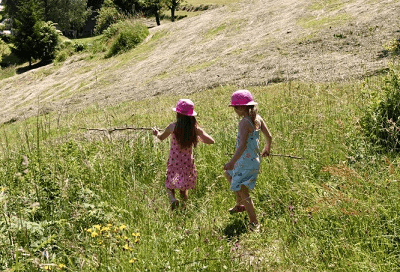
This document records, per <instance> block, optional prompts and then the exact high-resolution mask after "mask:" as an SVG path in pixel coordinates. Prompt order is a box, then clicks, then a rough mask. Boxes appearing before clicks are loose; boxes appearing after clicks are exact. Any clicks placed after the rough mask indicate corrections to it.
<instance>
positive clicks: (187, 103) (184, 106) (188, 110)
mask: <svg viewBox="0 0 400 272" xmlns="http://www.w3.org/2000/svg"><path fill="white" fill-rule="evenodd" d="M172 110H173V111H176V112H178V113H180V114H183V115H187V116H196V115H197V113H196V112H195V111H194V103H193V102H192V100H190V99H179V101H178V103H176V108H172Z"/></svg>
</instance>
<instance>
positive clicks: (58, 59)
mask: <svg viewBox="0 0 400 272" xmlns="http://www.w3.org/2000/svg"><path fill="white" fill-rule="evenodd" d="M68 56H69V55H68V53H67V51H66V50H63V51H60V52H58V54H57V55H56V57H55V59H54V61H55V62H64V61H66V60H67V58H68Z"/></svg>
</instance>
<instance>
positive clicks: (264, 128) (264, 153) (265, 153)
mask: <svg viewBox="0 0 400 272" xmlns="http://www.w3.org/2000/svg"><path fill="white" fill-rule="evenodd" d="M260 122H261V132H262V133H263V134H264V136H265V140H266V142H267V143H266V144H265V147H264V149H263V151H262V152H261V156H262V157H266V156H269V154H270V152H271V143H272V134H271V132H270V131H269V129H268V127H267V125H266V124H265V122H264V120H263V119H262V118H261V117H260Z"/></svg>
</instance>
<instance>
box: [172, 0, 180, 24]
mask: <svg viewBox="0 0 400 272" xmlns="http://www.w3.org/2000/svg"><path fill="white" fill-rule="evenodd" d="M177 6H178V3H177V2H176V0H172V4H171V22H175V10H176V7H177Z"/></svg>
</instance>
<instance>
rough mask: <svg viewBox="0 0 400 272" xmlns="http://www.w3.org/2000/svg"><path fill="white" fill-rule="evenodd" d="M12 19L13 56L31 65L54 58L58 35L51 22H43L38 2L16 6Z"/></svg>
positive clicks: (30, 1)
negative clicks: (13, 25) (16, 10)
mask: <svg viewBox="0 0 400 272" xmlns="http://www.w3.org/2000/svg"><path fill="white" fill-rule="evenodd" d="M16 15H17V17H15V18H14V21H15V29H14V33H15V35H14V36H13V43H14V48H13V51H14V52H15V54H16V55H17V56H18V57H20V58H21V59H22V60H24V61H28V62H29V66H31V65H32V61H33V60H42V61H49V60H52V59H53V58H54V55H55V51H56V48H57V45H58V41H59V40H58V38H59V33H58V31H57V29H56V28H55V26H54V24H53V23H52V22H44V21H43V18H44V9H43V7H42V6H41V3H40V1H39V0H28V1H25V2H23V3H21V4H20V5H19V6H18V12H17V13H16Z"/></svg>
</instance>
